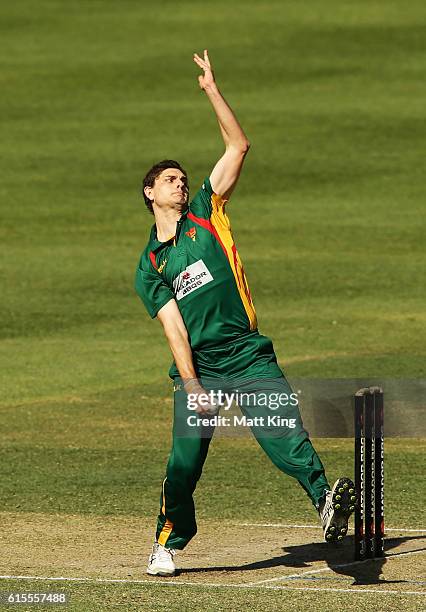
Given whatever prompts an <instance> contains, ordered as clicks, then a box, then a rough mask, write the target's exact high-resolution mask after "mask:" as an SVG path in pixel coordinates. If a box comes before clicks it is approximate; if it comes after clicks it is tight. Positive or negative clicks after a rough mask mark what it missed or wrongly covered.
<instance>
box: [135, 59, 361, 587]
mask: <svg viewBox="0 0 426 612" xmlns="http://www.w3.org/2000/svg"><path fill="white" fill-rule="evenodd" d="M193 59H194V62H195V63H196V64H197V66H199V68H200V69H201V70H202V74H201V75H200V76H199V77H198V81H199V85H200V87H201V89H202V90H203V91H204V92H205V94H206V95H207V97H208V99H209V101H210V103H211V105H212V107H213V110H214V112H215V114H216V117H217V120H218V123H219V128H220V132H221V134H222V138H223V141H224V144H225V151H224V153H223V155H222V157H221V158H220V159H219V161H218V162H217V163H216V165H215V166H214V168H213V170H212V172H211V174H210V176H209V177H208V178H206V179H205V180H204V182H203V184H202V186H201V188H200V189H199V191H198V192H197V193H196V195H195V197H194V198H193V199H192V200H191V201H190V200H189V187H188V178H187V175H186V172H185V170H184V169H183V168H182V167H181V166H180V164H179V163H178V162H175V161H172V160H165V161H163V162H160V163H158V164H156V165H155V166H153V167H152V168H151V170H150V171H149V172H148V174H147V175H146V176H145V179H144V181H143V196H144V199H145V203H146V205H147V207H148V209H149V211H150V212H151V213H152V214H153V215H154V218H155V224H154V225H153V227H152V229H151V235H150V238H149V242H148V244H147V246H146V248H145V250H144V251H143V253H142V255H141V257H140V260H139V264H138V266H137V270H136V278H135V288H136V291H137V293H138V294H139V296H140V297H141V299H142V301H143V303H144V304H145V306H146V308H147V310H148V313H149V314H150V316H151V317H152V318H155V317H156V318H157V319H158V320H159V321H160V323H161V325H162V327H163V329H164V333H165V336H166V338H167V341H168V343H169V345H170V349H171V351H172V354H173V357H174V362H173V364H172V366H171V368H170V371H169V375H170V377H171V378H172V379H173V381H174V427H173V445H172V450H171V453H170V457H169V461H168V464H167V469H166V475H165V478H164V480H163V483H162V487H161V497H160V512H159V515H158V521H157V530H156V536H155V542H154V545H153V549H152V553H151V555H150V557H149V563H148V569H147V572H148V574H151V575H158V576H172V575H173V574H174V573H175V569H176V568H175V563H174V556H175V553H176V551H177V550H182V549H183V548H184V547H185V546H186V545H187V544H188V542H189V541H190V540H191V538H192V537H193V536H194V535H195V533H196V531H197V525H196V520H195V508H194V501H193V493H194V490H195V487H196V484H197V481H198V480H199V478H200V476H201V472H202V468H203V464H204V461H205V459H206V456H207V452H208V448H209V443H210V440H211V437H212V435H213V431H214V426H213V425H211V426H210V425H209V424H210V423H211V422H212V419H213V418H215V416H217V414H218V407H217V403H216V401H215V400H214V399H213V397H216V396H213V395H211V392H212V388H214V386H215V385H214V383H216V391H218V388H219V387H226V388H227V390H228V391H230V390H232V391H238V390H239V391H241V390H243V391H246V392H250V393H252V397H254V398H255V399H256V398H257V397H259V396H260V392H261V391H262V392H263V393H265V392H267V393H269V395H268V397H272V395H273V396H274V398H276V397H277V391H278V392H279V393H281V395H283V396H285V395H287V396H291V395H292V390H291V388H290V386H289V384H288V382H287V380H286V378H285V376H284V374H283V373H282V371H281V369H280V367H279V366H278V363H277V358H276V356H275V353H274V348H273V345H272V342H271V340H270V339H269V338H267V337H266V336H263V335H261V334H260V333H259V331H258V326H257V319H256V312H255V308H254V304H253V300H252V296H251V293H250V290H249V286H248V282H247V278H246V275H245V272H244V268H243V265H242V262H241V259H240V256H239V254H238V251H237V249H236V246H235V242H234V238H233V235H232V232H231V228H230V222H229V218H228V214H227V210H228V202H229V199H230V197H231V194H232V192H233V190H234V188H235V185H236V183H237V181H238V178H239V175H240V172H241V169H242V166H243V163H244V159H245V156H246V155H247V152H248V150H249V147H250V145H249V141H248V140H247V137H246V135H245V133H244V131H243V130H242V128H241V126H240V124H239V123H238V121H237V119H236V117H235V115H234V113H233V111H232V110H231V108H230V107H229V105H228V104H227V102H226V101H225V99H224V98H223V96H222V94H221V92H220V91H219V89H218V86H217V84H216V82H215V77H214V74H213V70H212V67H211V64H210V61H209V56H208V53H207V50H205V51H204V54H203V57H200V56H199V55H197V54H194V58H193ZM205 381H209V382H205ZM212 381H213V383H212ZM207 387H209V388H207ZM236 387H238V389H236ZM209 394H210V395H209ZM293 396H294V394H293ZM241 397H242V396H241ZM245 397H246V399H245V400H241V401H240V402H239V403H238V406H239V408H240V410H241V412H242V414H243V415H244V417H247V423H249V424H250V426H251V430H252V432H253V434H254V436H255V437H256V439H257V441H258V443H259V445H260V446H261V447H262V448H263V450H264V451H265V452H266V454H267V455H268V456H269V458H270V459H271V461H272V462H273V463H274V464H275V465H276V466H277V467H278V468H279V469H280V470H281V471H282V472H284V473H286V474H288V475H290V476H292V477H294V478H296V479H297V480H298V481H299V483H300V485H301V486H302V487H303V488H304V490H305V492H306V493H307V495H308V496H309V498H310V500H311V502H312V504H313V505H314V507H315V508H316V510H317V511H318V512H319V515H320V518H321V521H322V525H323V529H324V539H325V541H326V542H335V541H339V540H341V539H343V537H344V535H345V534H346V533H347V529H348V518H349V516H350V514H351V513H352V512H353V510H354V508H355V504H356V495H355V487H354V485H353V483H352V482H351V480H349V479H348V478H339V479H338V480H337V482H336V483H335V484H334V486H333V488H330V486H329V483H328V481H327V478H326V476H325V471H324V466H323V464H322V463H321V460H320V458H319V457H318V455H317V453H316V451H315V449H314V448H313V446H312V443H311V441H310V440H309V436H308V434H307V432H306V431H305V430H304V429H303V424H302V422H301V418H300V413H299V409H298V406H297V402H296V406H294V404H293V405H292V406H289V405H288V404H287V405H285V406H279V407H278V410H277V409H276V406H275V407H274V418H275V417H276V418H275V420H274V419H272V420H271V419H270V414H269V413H268V411H269V412H270V410H271V409H270V407H269V406H264V405H262V406H257V405H252V404H251V403H250V402H248V401H247V397H248V395H246V396H245ZM186 398H191V400H192V402H194V400H195V406H196V409H195V411H194V412H192V413H190V415H191V416H190V418H186V417H185V415H183V413H182V410H183V411H184V412H185V410H188V408H187V405H189V404H188V402H187V403H186V404H185V399H186ZM193 405H194V404H193ZM289 416H290V417H291V418H289ZM185 418H186V421H185ZM267 419H269V420H267ZM277 422H278V423H284V425H279V426H278V427H277V425H276V423H277ZM182 423H183V429H182V427H181V425H182ZM185 423H186V424H187V425H189V423H191V433H190V435H187V434H186V433H185V431H184V430H185ZM271 423H272V424H271ZM290 423H292V424H293V425H294V427H295V429H294V430H293V431H291V430H290V429H289V427H290V425H289V424H290ZM187 429H188V427H187ZM182 432H183V433H182ZM240 512H241V510H240Z"/></svg>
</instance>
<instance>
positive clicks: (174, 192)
mask: <svg viewBox="0 0 426 612" xmlns="http://www.w3.org/2000/svg"><path fill="white" fill-rule="evenodd" d="M145 193H146V195H147V196H148V198H149V199H150V200H154V203H155V204H156V205H157V206H159V207H171V208H184V205H185V204H186V202H187V200H188V180H187V178H186V176H185V175H184V174H183V172H181V171H180V170H178V169H177V168H167V169H166V170H163V171H162V173H161V174H159V175H158V176H157V178H156V179H155V182H154V186H153V187H145Z"/></svg>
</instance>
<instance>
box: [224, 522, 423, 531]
mask: <svg viewBox="0 0 426 612" xmlns="http://www.w3.org/2000/svg"><path fill="white" fill-rule="evenodd" d="M234 525H235V526H240V527H283V528H288V529H322V527H321V525H289V524H284V523H234ZM350 529H352V528H350ZM385 531H402V532H407V533H426V529H411V528H410V529H405V527H401V528H398V527H385Z"/></svg>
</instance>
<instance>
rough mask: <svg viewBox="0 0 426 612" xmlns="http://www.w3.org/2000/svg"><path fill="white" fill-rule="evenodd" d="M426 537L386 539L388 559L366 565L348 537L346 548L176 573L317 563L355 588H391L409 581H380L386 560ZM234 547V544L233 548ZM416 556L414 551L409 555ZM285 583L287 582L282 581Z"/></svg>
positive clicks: (293, 550) (325, 547)
mask: <svg viewBox="0 0 426 612" xmlns="http://www.w3.org/2000/svg"><path fill="white" fill-rule="evenodd" d="M425 538H426V536H407V537H399V538H386V539H385V552H386V556H385V557H383V558H379V559H369V560H366V561H357V562H354V558H353V553H354V537H353V536H348V537H347V538H346V539H345V542H344V543H343V544H335V545H333V544H328V543H326V542H315V543H311V544H297V545H294V546H284V547H283V549H282V550H283V552H284V553H285V554H283V555H280V556H278V557H272V558H271V559H263V560H262V561H256V562H254V563H245V564H242V565H228V566H213V567H194V568H184V569H181V570H179V571H178V572H177V574H180V575H183V574H190V573H201V572H242V571H253V570H259V569H266V568H271V567H277V568H278V567H291V568H304V569H306V570H307V571H309V570H310V569H312V563H313V562H314V561H325V562H326V563H327V565H328V566H329V568H330V570H331V571H333V572H334V574H341V575H343V576H351V577H352V578H353V580H354V582H353V584H354V585H360V584H364V585H365V584H383V583H386V584H390V583H399V582H402V583H404V582H410V581H409V580H384V579H381V578H380V575H381V574H382V572H383V566H384V564H385V563H386V561H387V559H388V558H390V557H393V556H394V555H398V554H400V553H398V552H389V551H392V550H393V549H395V548H397V547H399V546H401V544H404V543H405V542H409V541H411V540H416V541H419V540H423V539H425ZM234 545H235V544H234ZM415 550H416V551H417V550H419V551H420V550H426V546H418V547H417V549H415ZM410 552H414V551H410ZM302 574H303V572H301V573H300V574H298V575H297V576H294V578H293V579H296V578H300V579H302ZM283 579H284V578H283ZM303 579H306V580H315V579H317V580H318V579H319V577H317V576H316V575H315V574H312V575H309V574H306V576H303Z"/></svg>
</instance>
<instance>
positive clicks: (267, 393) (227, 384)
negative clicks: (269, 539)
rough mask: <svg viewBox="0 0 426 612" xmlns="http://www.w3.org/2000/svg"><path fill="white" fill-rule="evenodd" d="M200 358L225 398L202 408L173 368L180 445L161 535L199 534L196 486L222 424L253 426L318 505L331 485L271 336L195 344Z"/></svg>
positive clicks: (172, 544) (172, 543) (183, 541)
mask: <svg viewBox="0 0 426 612" xmlns="http://www.w3.org/2000/svg"><path fill="white" fill-rule="evenodd" d="M194 363H195V366H196V369H197V374H198V376H199V377H200V379H201V382H202V385H203V387H204V388H205V389H206V391H207V392H209V393H210V394H211V395H210V398H214V402H215V403H220V402H219V400H220V399H221V400H222V401H223V404H222V405H221V406H220V407H219V412H218V414H217V415H216V416H211V417H207V416H205V415H200V414H198V413H196V412H195V411H194V410H193V405H191V402H190V401H188V400H190V399H191V398H190V396H188V395H187V394H186V392H185V391H184V389H183V386H182V381H181V379H180V378H179V377H178V376H174V424H173V445H172V450H171V453H170V457H169V461H168V464H167V470H166V476H165V478H164V480H163V484H162V489H161V496H160V513H159V516H158V521H157V533H156V539H157V541H158V542H159V543H160V544H162V545H163V546H166V547H167V548H174V549H183V548H184V547H185V546H186V545H187V544H188V542H189V541H190V540H191V538H192V537H193V536H194V535H195V534H196V532H197V524H196V518H195V506H194V500H193V493H194V491H195V487H196V485H197V482H198V480H199V478H200V476H201V473H202V469H203V465H204V462H205V459H206V457H207V453H208V449H209V444H210V441H211V439H212V437H213V434H214V430H215V426H216V425H218V424H220V425H222V426H226V427H227V428H229V433H230V435H232V430H234V433H235V435H238V430H239V429H241V428H244V427H245V428H249V429H250V430H251V432H252V433H253V435H254V436H255V438H256V440H257V441H258V443H259V445H260V446H261V447H262V448H263V450H264V451H265V453H266V454H267V455H268V457H269V458H270V459H271V461H272V462H273V463H274V464H275V465H276V466H277V467H278V469H280V470H281V471H282V472H284V473H285V474H287V475H289V476H292V477H294V478H296V479H297V480H298V482H299V483H300V485H301V486H302V487H303V489H304V490H305V491H306V493H307V495H308V496H309V498H310V499H311V501H312V503H313V505H314V506H315V507H316V508H318V505H319V502H320V500H321V499H322V498H323V497H324V495H325V493H326V491H328V490H329V489H330V486H329V484H328V482H327V479H326V476H325V471H324V466H323V464H322V463H321V460H320V458H319V456H318V455H317V453H316V451H315V449H314V447H313V446H312V443H311V441H310V440H309V436H308V433H307V432H306V431H305V430H304V428H303V423H302V419H301V417H300V412H299V407H298V403H297V396H296V395H295V394H294V393H293V391H292V389H291V387H290V385H289V384H288V382H287V380H286V378H285V376H284V374H283V373H282V371H281V369H280V368H279V366H278V364H277V361H276V357H275V353H274V350H273V346H272V342H271V341H270V340H269V338H266V337H265V336H261V335H260V334H259V333H258V332H250V333H249V334H247V335H246V336H244V337H242V338H239V339H238V340H237V341H233V342H230V343H227V344H225V345H223V346H221V347H218V348H215V349H213V350H209V351H203V352H198V353H196V352H194ZM171 373H174V372H173V367H172V370H171ZM219 392H221V395H219ZM232 399H234V401H235V403H236V404H237V405H238V407H239V409H240V411H241V414H240V413H239V414H238V415H235V414H234V417H231V416H228V414H229V413H228V410H227V406H228V404H229V403H230V402H231V400H232ZM227 419H228V421H229V423H228V422H227V421H226V420H227Z"/></svg>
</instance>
